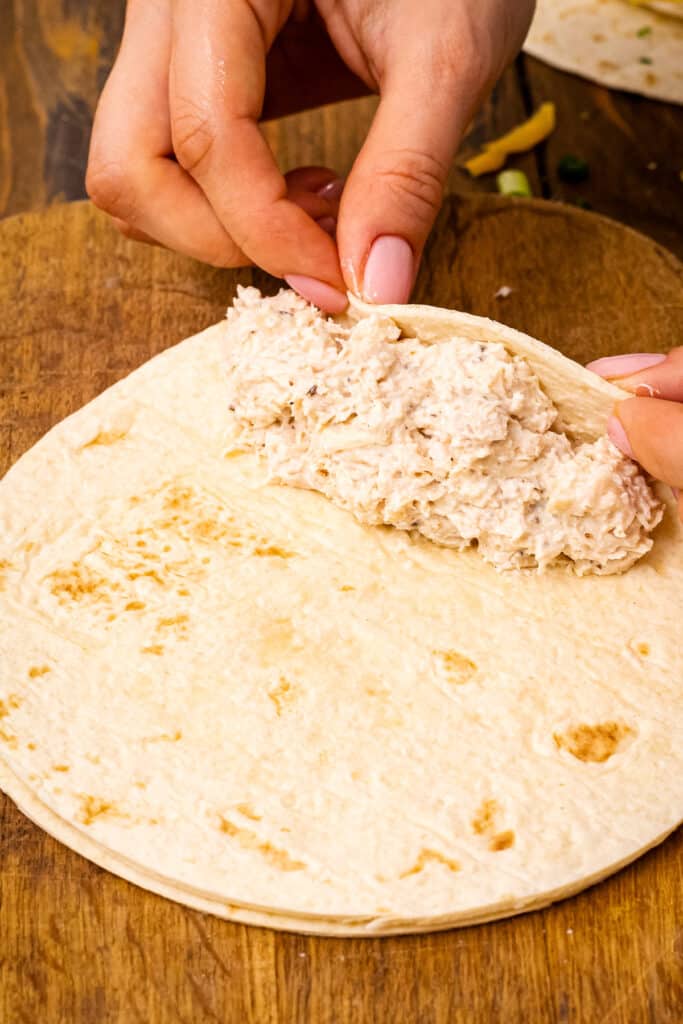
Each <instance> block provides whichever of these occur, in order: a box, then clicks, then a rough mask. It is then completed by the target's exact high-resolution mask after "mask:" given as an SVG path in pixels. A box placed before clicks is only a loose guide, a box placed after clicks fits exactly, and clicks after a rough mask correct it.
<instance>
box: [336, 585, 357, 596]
mask: <svg viewBox="0 0 683 1024" xmlns="http://www.w3.org/2000/svg"><path fill="white" fill-rule="evenodd" d="M339 589H340V590H341V592H342V594H348V592H349V591H350V590H355V589H356V588H355V587H352V586H351V585H350V584H348V583H345V584H344V586H343V587H340V588H339Z"/></svg>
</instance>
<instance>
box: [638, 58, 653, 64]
mask: <svg viewBox="0 0 683 1024" xmlns="http://www.w3.org/2000/svg"><path fill="white" fill-rule="evenodd" d="M639 60H640V63H641V64H652V57H639Z"/></svg>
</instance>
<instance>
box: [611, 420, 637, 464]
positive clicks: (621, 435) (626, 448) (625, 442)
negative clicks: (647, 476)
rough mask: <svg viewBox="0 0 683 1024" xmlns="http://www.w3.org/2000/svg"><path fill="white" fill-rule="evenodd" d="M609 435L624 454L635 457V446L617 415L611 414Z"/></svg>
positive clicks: (631, 457) (630, 457)
mask: <svg viewBox="0 0 683 1024" xmlns="http://www.w3.org/2000/svg"><path fill="white" fill-rule="evenodd" d="M607 436H608V437H609V439H610V441H611V442H612V444H615V445H616V446H617V448H618V449H619V451H620V452H623V453H624V455H628V457H629V459H633V458H635V456H634V454H633V448H631V443H630V441H629V439H628V437H627V436H626V431H625V430H624V428H623V426H622V423H621V420H620V419H619V418H618V417H617V416H610V418H609V419H608V421H607Z"/></svg>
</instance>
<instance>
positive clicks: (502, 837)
mask: <svg viewBox="0 0 683 1024" xmlns="http://www.w3.org/2000/svg"><path fill="white" fill-rule="evenodd" d="M514 843H515V833H514V832H513V831H512V829H511V828H509V829H507V831H505V832H498V833H497V835H495V836H491V839H490V841H489V850H493V851H494V852H498V851H499V850H509V849H510V847H511V846H514Z"/></svg>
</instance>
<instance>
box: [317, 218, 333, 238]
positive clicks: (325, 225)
mask: <svg viewBox="0 0 683 1024" xmlns="http://www.w3.org/2000/svg"><path fill="white" fill-rule="evenodd" d="M316 224H317V225H318V227H321V228H322V229H323V231H326V232H327V234H328V235H329V236H330V238H334V236H335V235H336V234H337V222H336V220H335V219H334V217H320V218H319V220H317V221H316Z"/></svg>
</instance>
